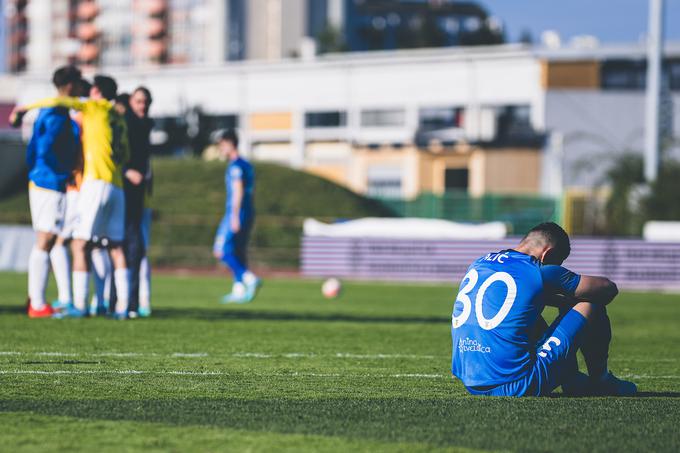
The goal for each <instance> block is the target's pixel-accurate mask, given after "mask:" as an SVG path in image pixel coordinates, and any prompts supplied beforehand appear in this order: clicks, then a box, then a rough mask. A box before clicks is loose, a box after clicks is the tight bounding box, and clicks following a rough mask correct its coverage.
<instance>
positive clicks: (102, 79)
mask: <svg viewBox="0 0 680 453" xmlns="http://www.w3.org/2000/svg"><path fill="white" fill-rule="evenodd" d="M93 85H94V86H96V87H97V89H98V90H99V92H100V93H101V94H102V96H104V98H105V99H108V100H109V101H113V100H114V99H115V98H116V92H117V91H118V84H117V83H116V81H115V80H113V78H111V77H109V76H105V75H96V76H94V83H93Z"/></svg>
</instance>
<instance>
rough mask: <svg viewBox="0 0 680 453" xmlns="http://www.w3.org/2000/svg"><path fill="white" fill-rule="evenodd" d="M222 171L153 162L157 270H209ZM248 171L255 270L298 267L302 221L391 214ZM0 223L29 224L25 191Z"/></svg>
mask: <svg viewBox="0 0 680 453" xmlns="http://www.w3.org/2000/svg"><path fill="white" fill-rule="evenodd" d="M225 169H226V164H225V163H220V162H203V161H200V160H197V159H169V158H159V159H154V161H153V170H154V187H153V199H152V207H153V209H154V222H153V226H152V233H151V234H152V239H151V247H150V250H149V256H150V257H151V259H152V261H153V262H154V263H155V264H156V265H162V266H182V267H183V266H187V267H206V266H212V265H214V263H215V260H214V259H213V258H212V254H211V253H212V242H213V238H214V234H215V229H216V228H217V224H218V223H219V221H220V219H221V217H222V215H223V214H224V201H225V189H224V171H225ZM255 171H256V176H257V179H256V190H255V209H256V214H257V219H256V224H255V229H254V230H253V236H252V240H251V246H252V247H251V259H252V261H253V263H254V264H255V265H256V266H259V267H278V268H281V267H285V268H294V267H297V265H298V264H299V263H298V260H299V247H300V237H301V234H302V222H303V221H304V219H305V218H307V217H314V218H317V219H321V220H326V221H334V220H337V219H344V218H347V219H349V218H359V217H366V216H390V215H392V212H391V211H390V209H389V208H387V207H385V206H384V205H382V204H381V203H380V202H377V201H374V200H370V199H367V198H365V197H362V196H360V195H357V194H355V193H353V192H351V191H349V190H347V189H345V188H343V187H341V186H338V185H337V184H334V183H331V182H329V181H327V180H325V179H322V178H319V177H316V176H312V175H310V174H307V173H303V172H300V171H295V170H292V169H289V168H286V167H282V166H279V165H274V164H266V163H257V164H255ZM24 187H25V186H24ZM0 223H30V215H29V211H28V197H27V196H26V193H25V190H22V191H20V192H19V193H17V194H15V195H13V196H10V197H8V198H5V199H3V200H0Z"/></svg>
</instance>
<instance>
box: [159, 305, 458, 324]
mask: <svg viewBox="0 0 680 453" xmlns="http://www.w3.org/2000/svg"><path fill="white" fill-rule="evenodd" d="M153 317H154V318H160V319H170V318H182V319H199V320H204V321H206V320H207V321H219V320H239V321H311V322H366V323H408V324H410V323H425V324H446V323H447V322H449V321H448V318H447V317H437V316H371V315H367V316H362V315H358V314H346V313H300V312H286V311H266V310H244V309H231V308H230V309H210V308H165V309H155V310H154V312H153Z"/></svg>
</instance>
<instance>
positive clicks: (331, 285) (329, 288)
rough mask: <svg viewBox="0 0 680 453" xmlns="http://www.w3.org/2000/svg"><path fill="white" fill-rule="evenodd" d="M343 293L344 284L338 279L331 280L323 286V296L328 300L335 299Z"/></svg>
mask: <svg viewBox="0 0 680 453" xmlns="http://www.w3.org/2000/svg"><path fill="white" fill-rule="evenodd" d="M341 291H342V283H340V280H338V279H337V278H329V279H328V280H326V281H325V282H323V285H321V294H323V297H325V298H326V299H335V298H336V297H338V296H339V295H340V292H341Z"/></svg>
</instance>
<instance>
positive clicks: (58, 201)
mask: <svg viewBox="0 0 680 453" xmlns="http://www.w3.org/2000/svg"><path fill="white" fill-rule="evenodd" d="M28 204H29V206H30V209H31V223H32V224H33V230H34V231H40V232H43V233H52V234H59V233H60V232H61V228H62V227H63V226H64V209H65V206H64V205H65V197H64V193H63V192H57V191H56V190H50V189H43V188H42V187H36V186H31V187H30V188H29V189H28Z"/></svg>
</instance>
